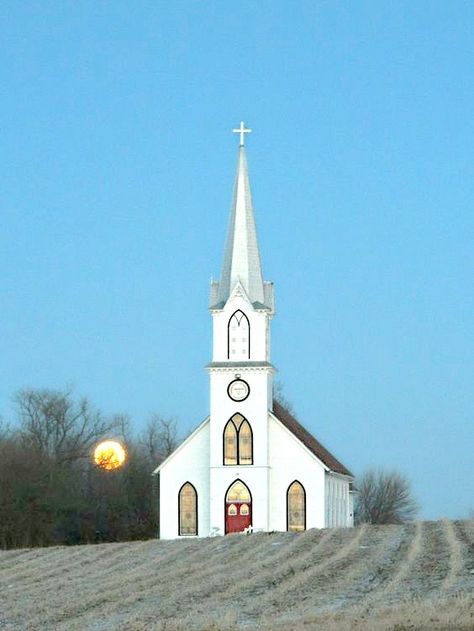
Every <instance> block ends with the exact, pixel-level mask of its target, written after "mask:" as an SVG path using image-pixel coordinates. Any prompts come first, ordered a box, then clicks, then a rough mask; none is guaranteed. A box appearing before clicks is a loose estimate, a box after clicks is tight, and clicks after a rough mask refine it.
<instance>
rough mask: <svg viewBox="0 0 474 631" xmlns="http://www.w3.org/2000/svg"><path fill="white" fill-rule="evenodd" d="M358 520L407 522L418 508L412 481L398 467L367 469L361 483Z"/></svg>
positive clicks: (357, 506) (356, 508)
mask: <svg viewBox="0 0 474 631" xmlns="http://www.w3.org/2000/svg"><path fill="white" fill-rule="evenodd" d="M357 488H358V495H357V498H356V506H355V518H356V522H357V523H359V524H361V523H369V524H403V523H405V522H407V521H412V520H413V519H414V518H415V517H416V514H417V512H418V505H417V503H416V501H415V500H414V499H413V496H412V492H411V488H410V483H409V481H408V480H407V478H405V477H404V476H403V475H401V474H400V473H398V472H396V471H389V472H386V471H373V470H371V471H367V472H366V473H364V475H363V476H362V478H361V479H360V480H359V482H358V484H357Z"/></svg>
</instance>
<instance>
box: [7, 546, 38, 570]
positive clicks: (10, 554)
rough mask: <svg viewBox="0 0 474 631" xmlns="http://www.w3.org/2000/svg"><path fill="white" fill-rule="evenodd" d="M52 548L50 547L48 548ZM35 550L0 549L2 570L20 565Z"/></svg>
mask: <svg viewBox="0 0 474 631" xmlns="http://www.w3.org/2000/svg"><path fill="white" fill-rule="evenodd" d="M48 550H50V548H48ZM32 552H34V551H33V550H31V549H30V548H23V549H22V550H0V572H1V571H2V569H3V568H7V569H8V568H10V567H12V565H17V566H19V565H20V563H22V562H24V559H26V560H27V559H28V558H30V557H31V555H32Z"/></svg>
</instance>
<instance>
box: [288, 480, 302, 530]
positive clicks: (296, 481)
mask: <svg viewBox="0 0 474 631" xmlns="http://www.w3.org/2000/svg"><path fill="white" fill-rule="evenodd" d="M295 483H296V484H299V485H300V487H301V489H302V490H303V507H304V511H303V513H304V519H303V530H290V528H289V526H290V519H289V518H290V489H291V487H292V486H293V484H295ZM286 530H287V532H305V531H306V489H305V487H304V485H303V484H302V483H301V482H300V481H299V480H293V482H291V483H290V484H289V485H288V488H287V489H286Z"/></svg>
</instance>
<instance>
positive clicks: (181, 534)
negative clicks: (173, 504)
mask: <svg viewBox="0 0 474 631" xmlns="http://www.w3.org/2000/svg"><path fill="white" fill-rule="evenodd" d="M187 484H189V486H190V487H191V488H192V489H193V491H194V510H195V512H196V529H195V532H194V534H191V533H182V532H181V492H182V490H183V489H184V487H185V486H186V485H187ZM198 533H199V513H198V492H197V490H196V487H195V486H194V484H193V483H192V482H190V481H189V480H187V481H186V482H184V483H183V484H182V485H181V487H180V489H179V491H178V536H179V537H197V536H198Z"/></svg>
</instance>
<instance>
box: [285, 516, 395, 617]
mask: <svg viewBox="0 0 474 631" xmlns="http://www.w3.org/2000/svg"><path fill="white" fill-rule="evenodd" d="M403 538H404V530H403V528H402V527H400V526H387V527H378V528H371V529H368V531H367V533H366V536H364V537H363V538H362V539H361V540H360V545H358V546H355V547H354V548H353V549H352V550H351V551H350V553H349V554H347V555H346V556H344V557H342V558H341V559H339V560H338V561H337V562H335V563H331V564H328V566H327V567H325V568H314V569H313V570H311V571H310V573H308V574H307V576H306V577H301V578H302V582H301V585H300V588H299V589H298V588H296V589H293V591H292V593H291V600H290V602H289V603H288V604H289V605H290V606H291V607H293V608H296V609H299V610H301V611H304V610H308V608H310V609H312V610H314V609H328V608H330V609H331V610H337V609H341V608H342V607H345V606H347V605H348V604H349V603H351V602H354V601H355V600H358V599H360V598H362V597H363V596H364V595H365V594H366V593H367V592H368V591H370V589H371V588H372V584H373V581H374V580H375V577H376V574H377V570H378V568H379V567H381V566H382V567H383V566H384V564H385V563H386V559H387V557H389V556H393V557H396V556H397V555H398V554H399V549H400V547H401V546H402V542H403ZM298 594H299V595H300V596H299V597H298ZM287 602H288V600H287Z"/></svg>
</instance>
